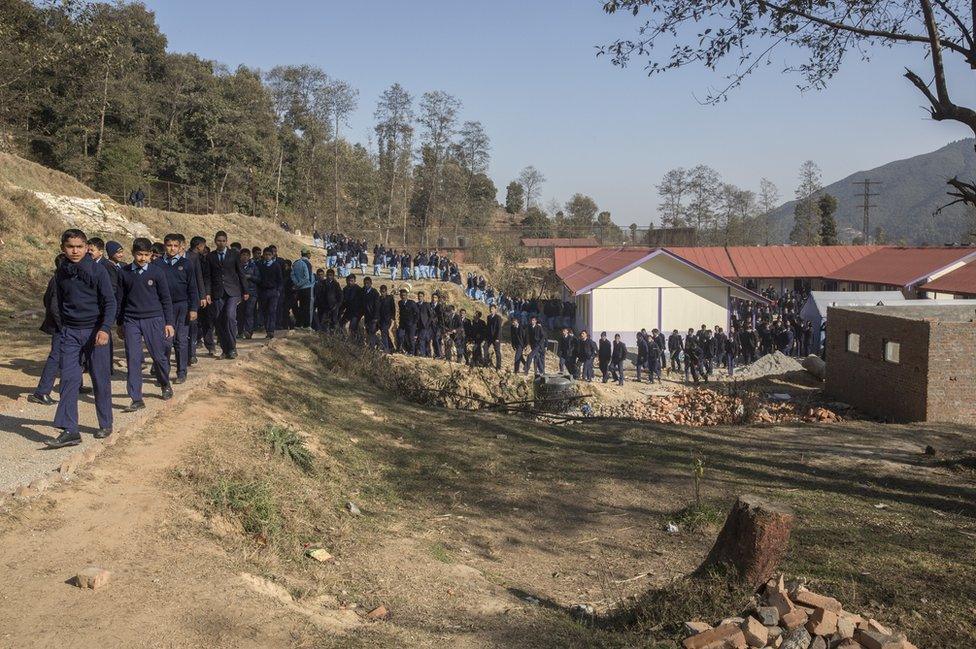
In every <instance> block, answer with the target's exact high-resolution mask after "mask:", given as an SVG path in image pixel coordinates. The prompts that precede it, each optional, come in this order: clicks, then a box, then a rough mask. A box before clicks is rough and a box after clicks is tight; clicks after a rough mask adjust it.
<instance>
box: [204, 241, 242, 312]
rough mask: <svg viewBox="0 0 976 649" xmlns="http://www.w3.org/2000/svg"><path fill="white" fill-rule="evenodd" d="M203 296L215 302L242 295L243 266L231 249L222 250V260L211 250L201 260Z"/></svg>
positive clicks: (238, 256) (235, 252) (218, 254)
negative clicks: (207, 296)
mask: <svg viewBox="0 0 976 649" xmlns="http://www.w3.org/2000/svg"><path fill="white" fill-rule="evenodd" d="M203 283H204V287H205V290H204V295H209V296H210V297H211V298H213V299H215V300H220V299H223V298H225V297H241V296H243V295H244V285H245V284H246V283H247V279H246V278H245V277H244V264H243V263H241V258H240V255H238V254H237V251H236V250H234V249H233V248H225V249H224V260H223V261H221V260H220V253H218V252H217V251H216V250H212V251H211V252H210V254H208V255H207V256H206V258H204V260H203Z"/></svg>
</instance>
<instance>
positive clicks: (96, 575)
mask: <svg viewBox="0 0 976 649" xmlns="http://www.w3.org/2000/svg"><path fill="white" fill-rule="evenodd" d="M111 576H112V573H110V572H109V571H108V570H105V569H104V568H98V567H96V566H88V567H87V568H85V569H83V570H82V571H81V572H79V573H78V574H77V575H75V585H76V586H78V588H90V589H92V590H97V589H99V588H101V587H102V586H104V585H105V584H107V583H108V579H109V577H111Z"/></svg>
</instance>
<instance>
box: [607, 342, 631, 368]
mask: <svg viewBox="0 0 976 649" xmlns="http://www.w3.org/2000/svg"><path fill="white" fill-rule="evenodd" d="M626 358H627V345H625V344H624V343H623V342H622V341H620V342H618V341H616V340H615V341H613V352H612V354H611V356H610V360H612V361H614V362H615V363H620V362H623V360H624V359H626Z"/></svg>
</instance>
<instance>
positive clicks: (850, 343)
mask: <svg viewBox="0 0 976 649" xmlns="http://www.w3.org/2000/svg"><path fill="white" fill-rule="evenodd" d="M847 351H849V352H851V353H852V354H857V353H858V352H860V351H861V336H860V334H855V333H851V332H850V331H848V332H847Z"/></svg>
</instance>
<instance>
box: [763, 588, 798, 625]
mask: <svg viewBox="0 0 976 649" xmlns="http://www.w3.org/2000/svg"><path fill="white" fill-rule="evenodd" d="M766 600H767V602H768V603H769V605H770V606H772V607H773V608H775V609H776V610H777V612H779V616H780V618H782V617H783V616H784V615H786V614H787V613H792V612H793V611H794V610H796V607H795V606H793V602H792V601H790V597H789V595H787V594H786V591H785V590H783V589H777V590H774V591H772V592H771V593H769V595H768V596H767V598H766Z"/></svg>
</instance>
